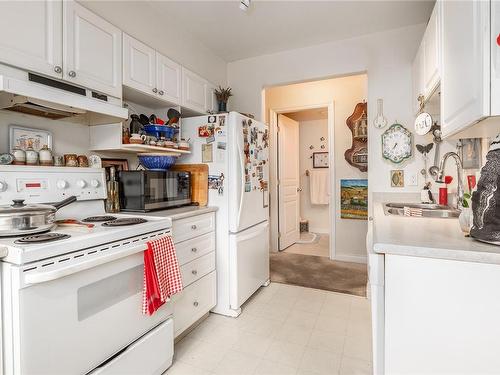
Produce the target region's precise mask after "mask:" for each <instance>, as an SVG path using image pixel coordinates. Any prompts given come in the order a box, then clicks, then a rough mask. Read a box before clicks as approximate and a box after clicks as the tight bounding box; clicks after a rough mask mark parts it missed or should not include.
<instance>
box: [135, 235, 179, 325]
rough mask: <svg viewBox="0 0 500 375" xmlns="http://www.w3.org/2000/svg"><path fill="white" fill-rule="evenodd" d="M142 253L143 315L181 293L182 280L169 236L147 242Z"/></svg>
mask: <svg viewBox="0 0 500 375" xmlns="http://www.w3.org/2000/svg"><path fill="white" fill-rule="evenodd" d="M147 245H148V248H147V250H145V251H144V289H143V293H142V312H143V314H148V315H153V313H154V312H155V311H156V310H158V309H159V308H160V306H161V305H163V304H164V303H165V302H167V301H168V300H169V299H170V297H171V296H173V295H174V294H176V293H179V292H180V291H182V278H181V272H180V269H179V263H178V262H177V255H176V254H175V247H174V242H173V241H172V237H171V236H166V237H160V238H157V239H155V240H153V241H148V243H147Z"/></svg>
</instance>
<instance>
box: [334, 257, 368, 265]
mask: <svg viewBox="0 0 500 375" xmlns="http://www.w3.org/2000/svg"><path fill="white" fill-rule="evenodd" d="M333 260H339V261H341V262H353V263H367V259H366V256H363V255H335V258H333Z"/></svg>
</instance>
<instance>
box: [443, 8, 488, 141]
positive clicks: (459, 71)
mask: <svg viewBox="0 0 500 375" xmlns="http://www.w3.org/2000/svg"><path fill="white" fill-rule="evenodd" d="M441 13H442V17H441V36H442V52H441V53H442V61H441V128H442V132H443V136H445V137H446V136H449V135H452V134H454V133H457V132H458V131H460V130H463V129H465V128H466V127H468V126H469V125H471V124H473V123H475V122H477V121H479V120H481V119H482V118H484V117H486V116H489V115H490V39H491V36H490V35H491V34H490V2H487V1H479V0H478V1H472V0H471V1H441Z"/></svg>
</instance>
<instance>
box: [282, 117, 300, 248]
mask: <svg viewBox="0 0 500 375" xmlns="http://www.w3.org/2000/svg"><path fill="white" fill-rule="evenodd" d="M278 127H279V133H278V143H279V144H278V175H279V177H278V179H279V187H278V195H279V197H278V206H279V219H278V221H279V233H280V235H279V249H280V250H284V249H286V248H287V247H288V246H290V245H293V244H294V243H295V242H297V240H298V239H299V219H300V198H299V184H300V176H299V123H298V122H297V121H294V120H292V119H290V118H288V117H286V116H283V115H278Z"/></svg>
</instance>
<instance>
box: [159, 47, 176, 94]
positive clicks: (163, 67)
mask: <svg viewBox="0 0 500 375" xmlns="http://www.w3.org/2000/svg"><path fill="white" fill-rule="evenodd" d="M156 82H157V88H158V95H159V96H160V97H161V99H165V100H168V101H171V102H174V103H180V102H181V66H180V65H179V64H177V63H176V62H174V61H172V60H170V59H169V58H168V57H165V56H163V55H162V54H161V53H158V52H156Z"/></svg>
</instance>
